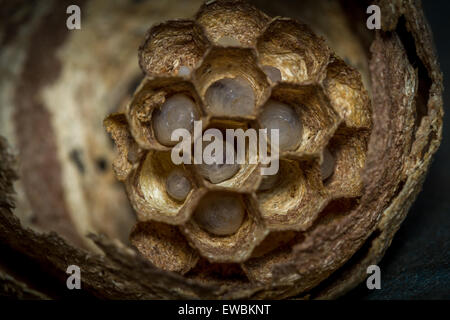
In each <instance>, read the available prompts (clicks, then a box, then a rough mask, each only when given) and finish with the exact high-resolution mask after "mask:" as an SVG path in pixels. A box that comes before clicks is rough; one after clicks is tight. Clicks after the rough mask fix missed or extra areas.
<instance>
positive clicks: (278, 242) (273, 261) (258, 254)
mask: <svg viewBox="0 0 450 320" xmlns="http://www.w3.org/2000/svg"><path fill="white" fill-rule="evenodd" d="M304 238H305V237H304V235H303V234H302V233H300V232H294V231H283V232H271V233H270V234H269V235H268V236H267V237H266V238H265V239H264V240H263V241H262V242H261V243H260V244H259V245H258V246H257V247H256V248H255V250H254V251H253V254H252V256H251V257H250V259H248V260H247V261H246V262H244V263H243V264H242V268H243V269H244V272H245V273H246V275H247V277H248V278H249V279H250V281H252V282H258V283H268V282H270V281H272V279H273V273H272V271H273V269H274V267H275V266H276V265H278V264H285V263H287V262H288V261H290V260H291V259H292V258H293V256H292V255H293V253H292V247H293V246H295V245H296V244H299V243H300V242H302V241H303V240H304Z"/></svg>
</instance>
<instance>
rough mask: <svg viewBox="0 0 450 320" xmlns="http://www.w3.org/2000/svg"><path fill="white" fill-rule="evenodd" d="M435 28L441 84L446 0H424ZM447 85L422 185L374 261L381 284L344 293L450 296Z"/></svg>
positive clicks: (448, 62)
mask: <svg viewBox="0 0 450 320" xmlns="http://www.w3.org/2000/svg"><path fill="white" fill-rule="evenodd" d="M422 2H423V4H422V5H423V9H424V11H425V14H426V16H427V18H428V22H429V23H430V25H431V28H432V30H433V34H434V41H435V44H436V49H437V53H438V56H439V61H440V64H441V69H442V72H443V73H444V87H445V88H450V83H449V75H450V40H449V35H450V18H449V17H448V13H449V12H450V1H445V0H424V1H422ZM448 101H450V94H449V90H445V91H444V111H446V113H445V116H444V133H443V140H442V144H441V147H440V149H439V150H438V152H437V153H436V155H435V158H434V162H433V164H432V165H431V168H430V170H429V172H428V175H427V178H426V181H425V183H424V185H423V191H422V192H421V193H420V194H419V196H418V198H417V200H416V202H415V203H414V204H413V206H412V208H411V210H410V211H409V213H408V216H407V217H406V220H405V221H404V222H403V224H402V226H401V228H400V230H399V231H398V232H397V234H396V235H395V237H394V240H393V242H392V245H391V247H390V248H389V249H388V251H387V253H386V255H385V256H384V258H383V260H382V261H381V262H380V264H379V266H380V269H381V290H368V289H367V288H366V285H365V283H363V284H361V285H360V286H359V287H358V288H356V289H355V290H353V291H352V292H350V293H349V294H347V295H346V296H345V297H344V299H355V298H356V299H450V190H449V187H448V184H449V183H450V134H449V130H448V124H449V121H450V119H449V112H448V110H446V106H447V104H448Z"/></svg>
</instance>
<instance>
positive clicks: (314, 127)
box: [106, 1, 372, 283]
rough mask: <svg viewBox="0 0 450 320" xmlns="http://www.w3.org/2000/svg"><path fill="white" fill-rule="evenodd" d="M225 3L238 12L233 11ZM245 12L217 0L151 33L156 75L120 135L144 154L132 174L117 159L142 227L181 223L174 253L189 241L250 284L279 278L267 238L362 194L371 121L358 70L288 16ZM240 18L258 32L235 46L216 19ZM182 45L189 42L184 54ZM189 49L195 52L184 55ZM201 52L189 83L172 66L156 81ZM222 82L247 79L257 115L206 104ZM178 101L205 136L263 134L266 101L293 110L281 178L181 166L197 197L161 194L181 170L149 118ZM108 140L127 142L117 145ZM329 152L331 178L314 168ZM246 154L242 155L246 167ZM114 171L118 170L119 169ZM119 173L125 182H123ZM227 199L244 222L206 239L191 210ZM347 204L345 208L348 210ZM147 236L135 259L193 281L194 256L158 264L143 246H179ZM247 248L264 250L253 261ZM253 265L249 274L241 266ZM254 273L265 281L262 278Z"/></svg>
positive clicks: (146, 46) (147, 52) (308, 223)
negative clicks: (293, 138) (236, 267)
mask: <svg viewBox="0 0 450 320" xmlns="http://www.w3.org/2000/svg"><path fill="white" fill-rule="evenodd" d="M231 4H234V5H236V6H237V7H236V8H232V7H230V5H231ZM251 8H252V7H250V6H248V5H247V4H244V3H243V2H241V1H217V2H215V3H214V4H210V5H208V4H206V5H205V6H204V7H203V8H202V9H201V10H200V13H199V14H198V15H197V17H198V18H197V20H195V21H191V22H187V21H183V22H182V25H180V23H181V22H179V21H176V22H168V23H165V24H161V25H158V26H155V27H153V28H151V29H150V31H149V32H148V35H147V37H146V39H145V42H144V43H143V45H142V46H141V48H140V52H139V57H140V61H141V67H142V68H143V71H144V72H145V73H146V74H147V75H148V76H150V75H156V76H153V77H147V78H146V79H144V80H143V82H142V83H141V85H140V86H139V87H138V89H137V90H136V93H135V95H134V97H133V99H132V100H131V102H130V104H129V105H128V108H127V111H126V113H125V117H126V118H127V120H128V122H129V128H124V127H123V126H121V127H120V128H121V130H122V129H123V130H125V131H126V129H128V130H129V133H128V134H127V133H126V132H124V133H122V135H124V136H130V135H131V136H132V137H133V138H134V141H135V144H137V146H138V147H139V148H141V149H142V151H141V153H140V155H141V158H140V160H138V161H137V162H136V164H135V165H134V167H133V169H131V170H130V169H129V168H130V164H129V163H127V162H126V161H123V160H122V161H119V160H118V163H124V164H125V166H124V169H123V171H126V172H129V175H128V176H127V177H126V181H125V184H126V186H127V192H128V196H129V198H130V201H131V204H132V205H133V207H134V209H135V210H136V212H137V216H138V219H139V220H140V221H142V222H140V223H143V222H145V223H147V224H148V223H150V222H151V221H158V222H164V223H166V224H169V225H172V226H178V228H179V230H180V231H181V232H182V233H183V234H184V235H185V239H183V241H184V243H183V244H182V245H181V244H180V245H181V247H186V243H189V244H190V246H191V247H192V248H195V250H197V251H196V252H198V254H199V255H201V256H202V257H203V258H206V259H207V260H209V261H210V262H212V263H240V264H241V266H242V268H243V271H244V272H245V274H246V275H247V277H248V279H249V281H250V283H252V282H255V281H256V282H263V283H268V282H271V281H273V280H275V277H274V276H273V274H272V271H273V270H271V269H270V268H267V262H268V261H269V263H270V264H271V268H273V269H274V268H275V267H276V264H273V261H276V259H272V255H274V254H275V255H276V254H277V251H278V250H277V249H276V248H273V250H261V249H260V247H258V245H260V244H261V246H263V247H264V246H265V244H264V239H265V237H267V235H269V234H270V233H271V232H272V233H274V232H282V231H284V232H286V233H287V234H288V235H289V234H290V232H296V233H299V232H305V231H307V230H308V229H310V228H311V227H312V226H313V225H314V223H317V221H318V219H319V220H320V217H321V215H322V216H323V215H324V213H323V212H326V207H327V205H329V203H330V202H331V201H343V199H351V200H355V201H356V199H359V198H360V197H361V196H362V194H363V181H362V177H361V171H362V170H363V168H364V167H365V160H366V152H367V142H368V135H369V134H370V131H371V127H372V123H371V108H370V100H369V97H368V93H367V91H366V90H365V88H364V86H363V84H362V80H361V77H360V75H359V73H358V72H357V71H356V70H355V69H353V68H351V67H349V66H347V65H346V64H345V63H344V62H343V61H342V60H340V58H338V57H337V56H336V55H334V54H332V50H331V49H330V48H329V47H328V46H327V45H326V43H325V40H324V39H322V38H320V37H318V36H316V35H315V34H314V33H313V32H312V31H311V30H310V29H309V27H308V26H306V25H305V24H302V23H299V22H296V21H294V20H292V19H286V18H276V19H273V20H269V19H261V17H266V16H265V15H264V14H262V13H260V12H258V11H257V10H256V9H251ZM244 13H245V18H242V19H241V20H236V21H235V22H234V25H232V27H233V28H242V26H240V24H241V23H245V22H246V21H247V22H248V21H250V20H251V21H258V24H257V25H258V26H259V27H258V28H257V29H255V30H254V31H255V32H256V34H257V36H256V37H254V38H249V37H250V35H247V34H245V33H244V34H242V35H241V38H240V39H238V41H237V42H233V41H228V40H227V41H224V40H223V39H224V38H227V37H228V38H229V37H231V35H230V34H228V33H227V31H226V30H227V28H226V27H224V28H221V27H220V25H221V24H222V23H223V20H222V19H224V17H226V16H227V15H231V16H233V15H234V14H235V15H241V14H244ZM234 18H238V17H237V16H234ZM247 18H248V19H250V20H246V19H247ZM228 24H229V22H228ZM201 26H203V27H204V28H202V27H201ZM246 26H247V25H246ZM255 26H256V25H255ZM194 31H195V32H194ZM202 32H204V33H205V34H202ZM253 34H254V33H253ZM253 34H252V36H253ZM188 39H190V41H189V40H188ZM199 39H203V40H204V39H209V41H211V43H210V42H209V41H208V42H205V41H203V40H202V41H200V44H202V46H200V45H198V44H197V43H196V42H198V41H199ZM179 40H180V41H185V42H186V41H187V43H186V46H185V48H184V49H183V50H182V51H180V49H179V43H178V41H179ZM240 43H244V44H245V45H241V44H240ZM156 44H158V45H159V46H160V47H161V48H164V53H165V58H164V60H161V59H162V58H161V52H160V51H161V50H160V49H157V48H155V45H156ZM189 48H191V50H185V49H189ZM199 48H202V49H203V55H202V57H201V58H198V59H196V62H195V63H190V64H189V65H188V67H189V68H191V69H192V71H191V72H190V74H189V75H188V76H187V77H186V76H181V77H179V76H177V75H176V74H175V75H174V73H173V72H172V71H171V70H172V69H173V70H175V67H173V68H172V69H170V68H168V69H167V71H166V72H163V73H161V70H163V69H162V67H161V66H160V64H161V63H162V62H164V63H169V62H170V63H171V65H172V66H173V65H174V64H175V63H176V62H177V61H178V60H176V59H180V60H183V59H184V60H185V61H188V60H189V59H190V58H191V57H193V56H195V57H197V56H198V55H196V54H197V52H198V49H199ZM183 57H186V58H183ZM143 62H145V63H143ZM262 66H264V67H265V68H266V69H267V68H268V67H272V68H276V69H277V70H279V72H280V73H281V80H278V81H275V82H274V81H272V80H271V79H269V78H268V76H267V75H266V74H265V73H264V71H263V69H262ZM221 79H243V80H244V81H246V83H248V84H249V85H250V86H251V88H252V89H253V97H254V101H255V105H254V106H253V108H248V109H245V110H246V113H244V114H239V116H236V115H233V114H232V113H231V112H228V113H227V112H219V111H218V110H217V108H215V105H209V104H210V103H214V102H215V100H214V101H212V100H211V99H210V98H211V97H209V98H207V97H208V88H210V87H211V86H215V85H216V84H215V83H217V81H220V80H221ZM239 81H241V80H239ZM226 90H227V89H226V88H225V90H224V94H226V92H225V91H226ZM243 92H244V93H245V91H243ZM179 93H182V94H185V95H187V96H189V97H190V98H191V99H192V101H195V103H196V105H197V106H198V108H199V110H198V114H199V115H203V117H202V120H204V121H205V124H203V126H202V129H207V128H213V129H220V130H223V131H225V130H226V129H229V128H232V129H236V128H240V129H243V130H245V129H247V128H255V129H259V128H260V129H263V128H264V127H263V125H262V123H261V122H260V121H259V118H260V116H261V113H262V112H263V111H264V109H263V106H264V105H265V104H266V102H267V101H269V99H273V100H276V101H279V102H281V103H284V104H285V105H287V106H288V108H292V112H290V113H289V116H294V117H297V119H296V121H298V122H300V123H301V124H302V128H301V133H300V134H301V138H300V139H298V141H299V142H298V143H295V144H294V145H296V146H297V147H296V148H295V149H294V150H282V152H281V154H280V158H279V159H278V160H279V163H280V164H279V166H280V169H279V172H278V176H279V177H278V179H277V181H278V182H277V183H276V184H274V185H273V186H272V188H269V189H268V190H260V191H258V188H259V185H260V183H261V180H262V176H261V175H260V170H259V169H261V166H258V165H257V164H248V163H246V164H244V165H242V166H241V168H240V170H239V171H238V172H237V173H236V174H235V175H234V176H233V177H231V178H229V179H226V180H225V181H223V182H222V181H220V182H219V183H213V182H214V181H213V182H211V181H208V179H205V178H202V177H201V175H200V174H199V173H200V169H196V166H195V164H194V165H192V164H184V165H180V166H179V167H183V168H178V169H183V170H185V171H186V174H188V173H189V174H190V177H191V178H190V179H191V183H192V185H193V189H192V190H191V192H190V194H189V195H188V196H187V198H186V199H185V200H183V201H176V200H174V199H172V198H171V197H170V196H168V194H167V192H166V191H165V189H164V188H165V183H164V182H165V180H166V179H167V176H168V175H169V174H170V172H172V171H173V170H175V169H177V166H175V165H174V164H173V162H171V158H170V155H171V154H170V147H167V146H162V145H161V144H160V143H159V142H158V139H157V138H156V137H155V134H154V129H153V125H154V122H152V121H151V120H152V114H153V112H154V110H157V109H158V108H160V107H161V106H162V104H163V103H164V101H165V100H166V99H167V97H169V96H171V95H174V94H179ZM220 93H221V92H220V91H217V92H216V93H214V94H215V95H217V94H220ZM245 94H247V93H245ZM230 97H231V98H232V99H238V98H239V97H237V96H236V97H235V96H234V95H232V96H230ZM219 98H220V97H219ZM215 99H216V100H217V97H216V98H215ZM115 117H117V115H113V116H111V117H110V118H108V119H107V120H106V126H107V127H108V125H110V126H111V125H116V126H119V125H118V124H114V123H115V121H114V119H115ZM109 131H112V129H109ZM281 133H282V132H281ZM193 139H196V138H195V137H193ZM116 142H117V143H118V144H123V142H122V140H120V139H116ZM193 143H194V142H193ZM194 144H195V143H194ZM127 148H129V145H128V144H127V145H124V146H121V147H120V149H121V150H120V153H119V157H118V159H124V153H126V152H127V151H126V149H127ZM248 148H249V147H248ZM269 148H270V146H269ZM326 148H328V149H327V150H331V151H332V152H333V155H334V157H335V160H336V165H335V170H334V172H333V174H332V175H331V177H329V178H327V179H322V177H321V173H320V165H321V162H322V161H323V152H324V150H325V149H326ZM194 152H195V151H194ZM248 156H249V155H248V150H246V157H247V161H248ZM116 171H117V172H119V173H120V170H118V169H116ZM119 177H120V178H123V175H119ZM232 194H235V197H238V198H239V199H240V201H241V202H242V204H243V206H244V211H245V217H244V220H243V222H242V224H241V226H240V227H239V229H237V231H236V232H235V233H233V234H227V235H217V234H215V232H212V233H210V232H208V230H206V229H204V227H203V226H202V225H201V224H199V220H198V219H196V218H195V210H196V208H199V207H202V204H203V203H206V202H207V201H211V200H208V199H209V198H208V197H213V198H211V199H217V198H218V196H217V195H223V197H224V198H226V197H228V196H232ZM218 201H219V200H218ZM219 203H220V201H219ZM351 203H354V202H351ZM352 208H353V207H345V209H346V210H351V209H352ZM204 219H206V218H204ZM139 230H140V229H139ZM143 234H144V233H143V232H138V233H137V232H134V233H133V234H132V236H131V239H132V242H133V243H134V244H135V245H136V247H137V248H138V249H139V250H140V251H142V250H144V255H145V256H146V257H147V258H148V259H149V260H150V261H155V262H154V263H155V264H156V265H158V266H159V267H161V268H163V269H167V270H179V272H183V273H186V274H187V275H189V269H190V268H194V267H195V264H192V261H193V260H192V259H190V260H188V261H186V265H185V266H183V268H181V267H180V265H179V264H180V263H181V261H179V260H176V261H175V260H173V259H166V260H164V259H162V258H161V257H159V256H158V252H160V251H164V250H153V251H152V250H148V249H146V248H147V247H148V246H149V243H153V244H152V245H153V246H156V247H159V246H162V247H164V245H167V246H168V248H174V247H176V246H177V242H179V241H181V240H180V239H182V238H179V237H177V238H174V237H168V236H164V237H162V236H161V237H159V239H160V241H161V243H160V244H156V243H154V242H153V241H156V240H155V239H157V238H155V237H150V238H149V239H148V240H147V239H146V237H145V236H143ZM294 239H297V241H298V242H295V241H294V240H292V239H290V241H289V244H290V248H292V247H295V246H296V245H300V244H301V243H302V242H303V241H304V240H303V238H302V237H297V236H296V237H294ZM149 241H150V242H149ZM183 241H182V242H183ZM255 248H256V249H255ZM254 250H256V251H260V252H261V251H263V252H264V254H260V255H259V257H258V258H257V259H256V258H253V256H252V252H253V251H254ZM161 254H162V253H161ZM182 256H184V255H182ZM290 258H292V256H291V255H289V254H288V256H287V258H286V259H287V260H286V261H285V262H288V261H289V259H290ZM162 261H165V262H162ZM260 261H264V262H261V263H260ZM164 263H166V264H167V266H166V267H165V266H164ZM272 264H273V265H272ZM250 265H251V268H250V267H247V266H250ZM180 268H181V269H180ZM180 270H182V271H180ZM262 272H266V274H264V275H262V274H261V273H262ZM225 283H226V282H225Z"/></svg>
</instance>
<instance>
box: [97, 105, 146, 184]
mask: <svg viewBox="0 0 450 320" xmlns="http://www.w3.org/2000/svg"><path fill="white" fill-rule="evenodd" d="M103 124H104V126H105V128H106V131H108V133H109V134H110V135H111V137H112V139H113V140H114V142H115V143H116V146H117V149H118V154H117V155H116V157H115V158H114V162H113V164H112V167H113V170H114V173H115V175H116V177H117V179H119V180H120V181H125V180H126V178H127V177H128V175H129V174H130V172H131V171H132V170H133V168H135V167H136V165H137V164H138V162H139V160H140V159H141V157H142V155H143V151H142V150H140V149H139V147H138V145H137V144H136V142H134V139H133V137H132V135H131V132H130V129H129V126H128V122H127V119H126V116H125V114H123V113H113V114H111V115H109V116H108V117H107V118H106V119H105V120H104V122H103Z"/></svg>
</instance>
